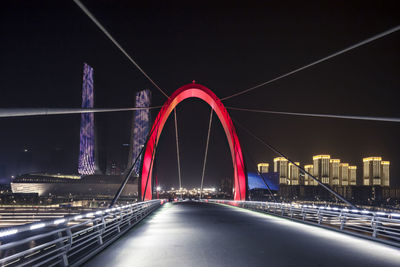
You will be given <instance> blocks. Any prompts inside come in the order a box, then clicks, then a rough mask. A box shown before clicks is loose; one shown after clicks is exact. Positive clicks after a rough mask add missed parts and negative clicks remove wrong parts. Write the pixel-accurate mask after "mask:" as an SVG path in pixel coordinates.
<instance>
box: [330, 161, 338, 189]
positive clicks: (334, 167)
mask: <svg viewBox="0 0 400 267" xmlns="http://www.w3.org/2000/svg"><path fill="white" fill-rule="evenodd" d="M339 164H340V159H330V160H329V176H330V177H329V181H330V183H329V184H330V185H340V182H339Z"/></svg>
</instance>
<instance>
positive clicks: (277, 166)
mask: <svg viewBox="0 0 400 267" xmlns="http://www.w3.org/2000/svg"><path fill="white" fill-rule="evenodd" d="M274 172H279V184H288V160H287V159H285V158H284V157H277V158H274Z"/></svg>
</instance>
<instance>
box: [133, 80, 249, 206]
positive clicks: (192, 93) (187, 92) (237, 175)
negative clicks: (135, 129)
mask: <svg viewBox="0 0 400 267" xmlns="http://www.w3.org/2000/svg"><path fill="white" fill-rule="evenodd" d="M191 97H195V98H200V99H202V100H204V101H205V102H207V103H208V104H209V105H210V106H211V107H212V108H213V110H214V112H215V113H216V114H217V116H218V118H219V120H220V122H221V124H222V126H223V128H224V131H225V134H226V137H227V139H228V143H229V148H230V150H231V156H232V162H233V169H234V200H246V192H247V174H246V168H245V164H244V159H243V154H242V148H241V147H240V143H239V139H238V137H237V134H236V130H235V127H234V125H233V123H232V120H231V117H230V116H229V114H228V112H227V110H226V108H225V107H224V105H223V104H222V102H221V100H220V99H219V98H218V97H217V96H216V95H215V94H214V93H213V92H212V91H211V90H210V89H208V88H207V87H205V86H203V85H200V84H195V83H192V84H187V85H184V86H182V87H181V88H179V89H178V90H176V91H175V92H174V93H173V94H172V95H171V97H169V98H168V100H167V101H166V102H165V104H164V105H163V106H162V108H161V110H160V112H159V113H158V115H157V117H156V119H155V122H154V124H153V127H152V129H151V135H150V136H149V139H148V141H147V143H146V150H145V151H144V156H143V161H142V173H141V178H140V183H139V194H140V195H141V197H142V200H150V199H152V184H153V183H152V176H153V174H152V171H153V163H154V157H155V149H156V147H157V144H158V141H159V138H160V135H161V132H162V130H163V128H164V124H165V122H166V121H167V119H168V117H169V115H170V114H171V112H172V111H173V110H174V108H175V107H176V106H177V105H178V104H179V103H181V102H182V101H183V100H185V99H187V98H191Z"/></svg>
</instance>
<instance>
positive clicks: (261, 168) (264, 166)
mask: <svg viewBox="0 0 400 267" xmlns="http://www.w3.org/2000/svg"><path fill="white" fill-rule="evenodd" d="M257 169H258V172H259V173H268V171H269V163H258V164H257Z"/></svg>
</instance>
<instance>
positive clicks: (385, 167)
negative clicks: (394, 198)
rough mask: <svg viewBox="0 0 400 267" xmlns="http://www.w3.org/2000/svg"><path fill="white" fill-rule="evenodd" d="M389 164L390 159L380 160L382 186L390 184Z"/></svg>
mask: <svg viewBox="0 0 400 267" xmlns="http://www.w3.org/2000/svg"><path fill="white" fill-rule="evenodd" d="M389 166H390V161H382V162H381V175H382V186H390V177H389Z"/></svg>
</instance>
